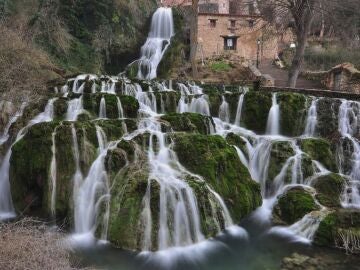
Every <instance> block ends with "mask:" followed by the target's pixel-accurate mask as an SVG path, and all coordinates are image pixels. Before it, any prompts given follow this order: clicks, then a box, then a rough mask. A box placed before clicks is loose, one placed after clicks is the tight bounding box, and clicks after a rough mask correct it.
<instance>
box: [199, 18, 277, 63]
mask: <svg viewBox="0 0 360 270" xmlns="http://www.w3.org/2000/svg"><path fill="white" fill-rule="evenodd" d="M214 21H215V25H214ZM264 26H265V22H264V21H263V20H262V19H261V17H259V16H242V15H223V14H199V18H198V29H199V40H198V41H199V51H198V55H197V56H198V58H201V57H202V56H204V58H208V57H213V56H216V55H228V54H230V55H234V56H237V57H239V58H243V59H246V60H253V61H256V58H257V40H258V39H260V40H261V42H260V43H261V44H260V50H259V55H260V58H262V59H274V58H275V56H276V55H277V52H278V44H277V43H278V42H277V38H274V36H271V37H270V38H266V39H264V35H263V31H264ZM224 37H228V38H231V37H235V38H236V49H235V50H226V49H225V48H224V47H225V46H224Z"/></svg>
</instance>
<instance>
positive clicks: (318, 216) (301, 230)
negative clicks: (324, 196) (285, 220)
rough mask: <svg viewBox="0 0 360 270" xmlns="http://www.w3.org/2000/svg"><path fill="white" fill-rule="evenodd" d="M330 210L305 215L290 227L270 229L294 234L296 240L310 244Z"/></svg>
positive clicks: (290, 234) (283, 233) (274, 231)
mask: <svg viewBox="0 0 360 270" xmlns="http://www.w3.org/2000/svg"><path fill="white" fill-rule="evenodd" d="M327 214H328V211H327V210H326V209H322V210H320V211H314V212H311V213H309V214H307V215H305V216H304V217H303V218H302V219H301V220H299V221H298V222H296V223H295V224H293V225H291V226H289V227H274V228H272V229H271V230H270V232H273V233H279V234H282V235H289V236H294V238H295V239H294V240H295V241H299V242H303V243H307V244H310V243H311V242H312V241H313V240H314V237H315V233H316V231H317V229H318V228H319V225H320V223H321V221H322V220H323V219H324V218H325V217H326V215H327Z"/></svg>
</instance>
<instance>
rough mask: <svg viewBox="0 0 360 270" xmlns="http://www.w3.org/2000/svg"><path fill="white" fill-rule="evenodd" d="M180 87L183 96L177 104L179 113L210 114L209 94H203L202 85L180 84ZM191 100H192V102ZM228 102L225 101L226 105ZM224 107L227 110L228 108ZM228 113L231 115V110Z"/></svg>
mask: <svg viewBox="0 0 360 270" xmlns="http://www.w3.org/2000/svg"><path fill="white" fill-rule="evenodd" d="M179 87H180V92H181V98H180V100H179V103H178V106H177V112H178V113H185V112H192V113H199V114H202V115H207V116H210V107H209V102H208V96H207V95H204V94H203V91H202V89H201V88H200V87H198V86H196V85H190V86H189V87H187V86H186V85H184V84H179ZM194 95H196V96H194ZM189 100H191V102H190V103H189ZM226 104H227V103H226V101H225V103H224V106H225V107H226ZM227 107H228V105H227ZM224 109H225V110H226V108H224ZM225 114H226V112H225ZM227 114H228V115H230V113H229V112H227Z"/></svg>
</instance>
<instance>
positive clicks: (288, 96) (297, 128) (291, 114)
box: [277, 93, 307, 137]
mask: <svg viewBox="0 0 360 270" xmlns="http://www.w3.org/2000/svg"><path fill="white" fill-rule="evenodd" d="M277 100H278V103H279V106H280V112H281V113H280V127H281V134H283V135H286V136H292V137H293V136H299V135H301V134H302V133H303V131H304V128H305V118H306V109H307V108H306V98H305V96H304V95H301V94H297V93H279V94H278V95H277Z"/></svg>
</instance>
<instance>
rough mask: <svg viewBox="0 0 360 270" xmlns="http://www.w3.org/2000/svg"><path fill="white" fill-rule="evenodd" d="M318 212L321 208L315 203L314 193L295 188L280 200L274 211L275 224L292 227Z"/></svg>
mask: <svg viewBox="0 0 360 270" xmlns="http://www.w3.org/2000/svg"><path fill="white" fill-rule="evenodd" d="M316 210H319V206H318V205H317V204H316V202H315V199H314V196H313V192H312V191H311V190H307V189H304V188H303V187H294V188H291V189H289V190H288V191H286V192H285V193H284V194H283V195H281V196H280V197H279V198H278V202H277V204H276V205H275V207H274V210H273V211H274V212H273V223H274V224H276V225H291V224H294V223H295V222H297V221H299V220H300V219H302V218H303V217H304V216H305V215H306V214H308V213H310V212H312V211H316Z"/></svg>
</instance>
